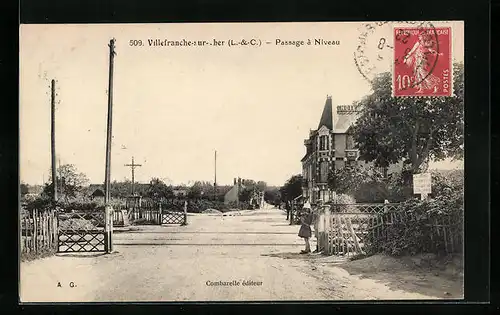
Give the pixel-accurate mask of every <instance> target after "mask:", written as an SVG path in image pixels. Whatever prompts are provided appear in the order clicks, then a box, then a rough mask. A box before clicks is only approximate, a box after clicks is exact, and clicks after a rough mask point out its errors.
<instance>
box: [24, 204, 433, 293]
mask: <svg viewBox="0 0 500 315" xmlns="http://www.w3.org/2000/svg"><path fill="white" fill-rule="evenodd" d="M188 223H189V224H188V225H187V226H141V227H133V228H132V230H130V231H127V232H117V233H115V234H114V250H115V252H114V253H112V254H108V255H104V254H86V255H84V254H83V255H82V254H78V255H68V254H65V255H57V256H53V257H48V258H44V259H40V260H36V261H32V262H27V263H22V264H21V283H20V286H21V289H20V295H21V301H22V302H48V301H54V302H72V301H73V302H74V301H81V302H96V301H99V302H108V301H209V300H210V301H236V300H252V301H265V300H344V299H348V300H352V299H355V300H367V299H435V298H442V297H441V296H431V295H424V294H419V293H416V292H407V291H404V290H398V289H394V287H393V286H389V285H388V284H384V283H383V282H379V280H377V281H376V280H372V279H366V278H365V279H362V278H361V277H360V276H356V275H350V274H349V273H348V272H347V271H346V270H345V269H344V268H341V267H342V266H343V264H345V262H343V261H341V260H338V259H337V260H336V258H335V257H322V256H320V255H306V256H304V255H300V254H299V252H300V250H301V249H302V248H303V243H302V240H301V239H299V238H298V236H297V232H298V227H297V226H289V225H288V222H287V221H286V220H285V215H284V214H283V212H282V211H281V210H278V209H263V210H256V211H242V212H241V213H239V214H238V213H232V215H231V216H229V215H227V216H222V215H213V214H211V215H206V214H205V215H194V214H193V215H189V217H188ZM311 245H312V246H314V245H315V244H314V241H313V244H311Z"/></svg>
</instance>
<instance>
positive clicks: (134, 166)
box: [125, 157, 142, 196]
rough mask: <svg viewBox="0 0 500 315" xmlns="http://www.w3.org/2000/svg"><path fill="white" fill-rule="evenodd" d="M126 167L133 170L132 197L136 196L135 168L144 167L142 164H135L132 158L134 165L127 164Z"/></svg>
mask: <svg viewBox="0 0 500 315" xmlns="http://www.w3.org/2000/svg"><path fill="white" fill-rule="evenodd" d="M125 166H129V167H130V168H131V169H132V196H133V195H134V183H135V168H136V167H138V166H142V165H141V164H135V163H134V157H132V164H125Z"/></svg>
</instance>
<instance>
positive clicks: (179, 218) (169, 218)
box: [161, 211, 184, 224]
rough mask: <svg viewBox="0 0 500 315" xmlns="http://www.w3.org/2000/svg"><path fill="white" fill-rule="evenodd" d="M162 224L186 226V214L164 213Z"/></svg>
mask: <svg viewBox="0 0 500 315" xmlns="http://www.w3.org/2000/svg"><path fill="white" fill-rule="evenodd" d="M161 224H184V213H182V212H167V211H164V212H163V213H162V214H161Z"/></svg>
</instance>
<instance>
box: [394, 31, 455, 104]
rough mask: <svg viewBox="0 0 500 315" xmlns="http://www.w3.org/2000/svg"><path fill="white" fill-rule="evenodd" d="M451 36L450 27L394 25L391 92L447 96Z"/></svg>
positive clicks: (403, 94) (449, 88)
mask: <svg viewBox="0 0 500 315" xmlns="http://www.w3.org/2000/svg"><path fill="white" fill-rule="evenodd" d="M451 39H452V37H451V28H450V27H438V28H434V27H418V28H417V27H396V28H394V66H393V72H392V74H393V78H392V91H393V95H394V96H396V97H404V96H424V97H440V96H451V95H452V91H453V82H452V81H453V76H452V64H451V60H452V55H451V54H452V51H451Z"/></svg>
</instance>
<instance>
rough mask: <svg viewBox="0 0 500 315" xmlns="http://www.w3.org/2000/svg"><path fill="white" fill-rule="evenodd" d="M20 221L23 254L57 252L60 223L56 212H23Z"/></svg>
mask: <svg viewBox="0 0 500 315" xmlns="http://www.w3.org/2000/svg"><path fill="white" fill-rule="evenodd" d="M23 213H24V216H22V217H21V219H20V223H21V226H20V243H21V244H20V247H21V255H23V254H28V253H29V254H42V253H44V252H50V251H53V250H54V251H55V250H56V249H57V244H58V234H57V233H58V221H57V215H56V213H55V211H54V210H39V209H33V210H30V211H23Z"/></svg>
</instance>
